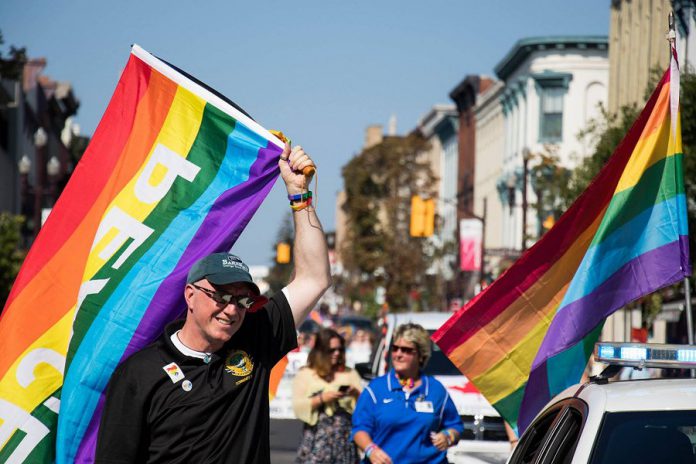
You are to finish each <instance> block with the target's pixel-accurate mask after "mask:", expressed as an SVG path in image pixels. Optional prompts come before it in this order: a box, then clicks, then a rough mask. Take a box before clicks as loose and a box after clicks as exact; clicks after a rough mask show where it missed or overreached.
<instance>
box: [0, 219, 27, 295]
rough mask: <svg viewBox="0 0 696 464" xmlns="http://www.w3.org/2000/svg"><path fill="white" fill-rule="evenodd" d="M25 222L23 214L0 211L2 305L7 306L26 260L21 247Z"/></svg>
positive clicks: (0, 288) (0, 287)
mask: <svg viewBox="0 0 696 464" xmlns="http://www.w3.org/2000/svg"><path fill="white" fill-rule="evenodd" d="M23 223H24V217H22V216H15V215H13V214H10V213H5V212H3V213H0V299H2V307H4V306H5V302H6V301H7V297H8V296H9V295H10V290H11V289H12V284H13V283H14V281H15V278H16V277H17V273H18V272H19V267H20V266H21V265H22V261H23V260H24V252H23V251H22V250H21V249H20V244H21V241H22V235H21V229H22V224H23Z"/></svg>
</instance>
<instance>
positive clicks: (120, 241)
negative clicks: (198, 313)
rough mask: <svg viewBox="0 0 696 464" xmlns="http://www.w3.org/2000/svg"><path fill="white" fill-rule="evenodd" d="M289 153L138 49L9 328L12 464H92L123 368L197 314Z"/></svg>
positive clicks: (4, 363) (7, 319) (37, 255)
mask: <svg viewBox="0 0 696 464" xmlns="http://www.w3.org/2000/svg"><path fill="white" fill-rule="evenodd" d="M281 151H282V142H280V141H279V140H278V139H277V138H276V137H275V136H273V135H272V134H270V133H269V132H268V131H267V130H265V129H264V128H262V127H261V126H260V125H259V124H257V123H256V122H255V121H253V120H252V119H251V118H249V117H248V116H246V115H245V114H244V113H243V112H242V111H240V110H238V109H237V108H236V107H234V106H233V105H232V104H231V102H228V101H227V100H225V99H224V97H221V96H219V94H216V93H214V91H211V90H209V89H207V88H206V87H204V86H203V85H199V84H198V83H197V82H194V80H193V79H190V78H188V77H187V76H185V75H184V74H182V73H181V72H179V71H178V70H176V69H175V68H173V67H171V66H169V65H167V64H166V63H164V62H162V61H160V60H159V59H157V58H155V57H154V56H152V55H150V54H149V53H147V52H146V51H144V50H143V49H141V48H140V47H138V46H137V45H136V46H134V47H133V50H132V53H131V56H130V59H129V61H128V63H127V65H126V68H125V70H124V71H123V74H122V76H121V79H120V80H119V83H118V86H117V87H116V91H115V93H114V95H113V97H112V99H111V102H110V103H109V106H108V108H107V110H106V113H105V114H104V116H103V118H102V120H101V122H100V124H99V127H98V128H97V130H96V132H95V134H94V137H93V139H92V141H91V143H90V145H89V147H88V149H87V151H86V152H85V154H84V156H83V158H82V160H81V161H80V163H79V164H78V165H77V167H76V168H75V172H74V174H73V175H72V177H71V179H70V182H69V184H68V185H67V186H66V188H65V190H64V192H63V194H62V195H61V197H60V199H59V200H58V202H57V204H56V206H55V208H54V210H53V212H52V213H51V214H50V216H49V218H48V220H47V222H46V224H45V225H44V227H43V228H42V229H41V233H40V234H39V236H38V237H37V240H36V241H35V243H34V245H33V247H32V248H31V250H30V252H29V255H28V256H27V258H26V260H25V262H24V264H23V266H22V269H21V271H20V274H19V276H18V277H17V280H16V282H15V284H14V287H13V289H12V292H11V295H10V297H9V299H8V301H7V303H6V306H5V309H4V310H3V313H2V316H1V318H0V340H2V343H3V349H2V350H0V424H1V425H0V446H1V448H0V461H2V462H6V461H12V462H23V461H28V462H52V461H54V460H55V461H56V462H58V463H68V462H91V461H92V460H93V456H94V446H95V440H96V434H97V429H98V426H99V418H100V414H101V410H102V402H103V391H104V388H105V386H106V384H107V382H108V380H109V377H110V376H111V373H112V372H113V371H114V369H115V368H116V366H117V365H118V364H119V363H120V362H121V361H123V360H124V359H126V358H127V357H128V356H130V355H131V354H132V353H134V352H135V351H137V350H139V349H140V348H142V347H143V346H145V345H147V344H148V343H150V342H151V341H152V340H154V339H155V338H157V336H158V335H159V334H160V333H161V332H162V329H163V327H164V325H165V324H166V323H168V322H169V321H171V320H173V319H175V318H177V317H178V316H181V315H182V314H183V313H184V311H185V308H186V306H185V302H184V299H183V290H182V289H183V286H184V284H185V281H186V274H187V271H188V268H189V267H190V266H191V265H192V264H193V262H194V261H196V260H197V259H198V258H200V257H202V256H204V255H207V254H209V253H212V252H217V251H227V250H229V249H230V248H231V247H232V245H233V244H234V242H235V241H236V239H237V237H239V235H240V233H241V232H242V230H243V229H244V227H245V226H246V224H247V223H248V222H249V220H250V219H251V217H252V215H253V214H254V213H255V211H256V210H257V208H258V207H259V205H260V204H261V202H262V201H263V199H264V198H265V196H266V195H267V194H268V192H269V190H270V189H271V187H272V185H273V183H274V182H275V180H276V179H277V177H278V172H279V171H278V165H277V163H278V159H279V155H280V153H281Z"/></svg>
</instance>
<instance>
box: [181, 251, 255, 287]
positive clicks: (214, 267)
mask: <svg viewBox="0 0 696 464" xmlns="http://www.w3.org/2000/svg"><path fill="white" fill-rule="evenodd" d="M203 279H206V280H207V281H208V282H210V283H211V284H213V285H227V284H236V283H245V284H247V285H248V286H249V288H251V289H252V290H253V291H254V293H256V295H260V294H261V292H260V291H259V287H257V286H256V284H255V283H254V281H253V280H252V278H251V274H249V266H247V265H246V264H244V262H243V261H242V260H241V259H239V257H238V256H235V255H233V254H230V253H214V254H212V255H208V256H206V257H205V258H201V259H199V260H198V261H196V262H195V263H194V265H193V266H191V269H190V270H189V273H188V278H187V279H186V283H187V284H192V283H194V282H198V281H199V280H203Z"/></svg>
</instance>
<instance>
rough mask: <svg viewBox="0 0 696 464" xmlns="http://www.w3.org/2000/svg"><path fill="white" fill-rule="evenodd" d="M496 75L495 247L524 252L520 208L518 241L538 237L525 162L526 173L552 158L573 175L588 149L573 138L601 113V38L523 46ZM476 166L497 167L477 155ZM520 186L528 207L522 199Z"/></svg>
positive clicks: (604, 74) (604, 65) (604, 76)
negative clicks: (499, 118)
mask: <svg viewBox="0 0 696 464" xmlns="http://www.w3.org/2000/svg"><path fill="white" fill-rule="evenodd" d="M495 72H496V74H497V76H498V78H499V79H501V81H502V82H503V83H504V87H503V88H502V91H501V92H500V105H501V110H502V113H503V128H502V130H503V133H502V134H501V135H502V137H501V139H502V140H503V146H502V163H501V164H500V166H502V169H501V173H500V177H499V178H498V179H497V180H496V188H497V190H498V193H499V195H498V197H497V199H498V201H500V202H501V208H502V221H501V230H502V237H500V240H501V243H500V245H501V248H508V249H522V248H524V247H523V242H522V240H523V230H522V229H523V225H524V224H523V211H522V210H523V209H526V211H525V216H526V229H525V231H524V236H525V237H537V236H538V233H539V230H540V225H539V221H538V220H537V217H536V214H535V212H534V211H533V208H532V207H531V206H530V205H532V204H533V203H534V202H535V195H534V191H533V189H532V188H531V186H530V185H529V182H526V183H525V182H524V172H525V169H524V165H525V158H526V159H527V163H526V164H527V166H528V167H529V168H531V167H532V166H534V165H535V164H536V162H537V161H538V159H539V155H540V154H547V155H548V154H551V155H553V156H555V157H557V159H558V162H559V163H560V165H562V166H564V167H566V168H570V169H572V168H574V167H575V166H577V165H578V163H579V161H580V160H581V159H583V158H584V157H586V156H588V155H590V154H591V152H592V149H593V148H594V147H593V146H592V144H591V143H589V142H586V141H582V140H579V138H578V134H579V132H580V131H581V130H583V129H585V128H586V127H587V125H588V122H589V121H590V120H592V119H596V118H597V117H599V116H600V108H599V104H600V103H601V104H603V105H605V106H606V102H607V88H608V80H609V62H608V57H607V37H605V36H587V37H534V38H527V39H522V40H520V41H518V42H517V43H516V44H515V46H514V47H513V48H512V50H510V52H509V53H508V54H507V55H506V56H505V58H503V60H501V61H500V63H498V65H497V66H496V67H495ZM484 110H485V107H484V108H481V110H480V111H479V114H480V115H481V118H482V119H481V123H482V124H483V122H484V119H483V118H484V116H485V115H486V112H485V111H484ZM488 137H489V138H491V137H492V136H490V135H489V136H488ZM478 146H479V144H478V143H477V147H478ZM481 147H482V149H483V150H487V149H490V147H489V148H486V149H484V148H483V147H484V145H483V142H481ZM477 158H479V156H478V153H477ZM488 159H490V161H488ZM481 162H486V163H487V162H496V163H497V162H500V161H498V159H495V158H483V155H482V157H481ZM477 166H479V163H478V159H477ZM478 169H479V168H477V170H478ZM481 169H486V168H483V167H481ZM477 178H478V176H477ZM527 179H529V176H527ZM525 186H526V194H527V207H526V208H525V207H524V205H523V195H522V191H523V189H524V188H525ZM491 209H492V207H491ZM526 244H531V241H526V242H525V245H526ZM487 245H488V244H487Z"/></svg>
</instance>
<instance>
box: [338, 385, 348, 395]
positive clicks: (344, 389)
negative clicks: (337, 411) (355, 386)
mask: <svg viewBox="0 0 696 464" xmlns="http://www.w3.org/2000/svg"><path fill="white" fill-rule="evenodd" d="M349 388H350V385H341V386H340V387H338V391H340V392H341V393H345V392H347V391H348V389H349Z"/></svg>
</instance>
